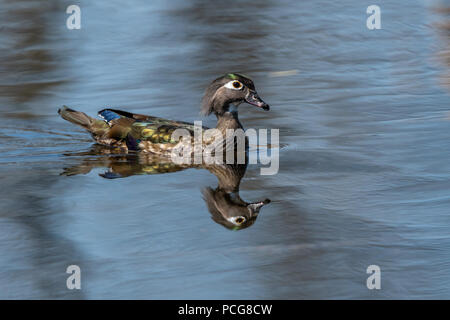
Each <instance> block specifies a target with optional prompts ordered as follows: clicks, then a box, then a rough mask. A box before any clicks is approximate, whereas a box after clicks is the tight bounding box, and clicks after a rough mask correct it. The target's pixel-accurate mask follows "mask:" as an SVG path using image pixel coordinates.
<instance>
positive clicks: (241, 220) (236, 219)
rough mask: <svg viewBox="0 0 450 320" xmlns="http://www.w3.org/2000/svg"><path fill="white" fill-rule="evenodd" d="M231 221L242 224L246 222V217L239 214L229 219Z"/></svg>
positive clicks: (238, 224)
mask: <svg viewBox="0 0 450 320" xmlns="http://www.w3.org/2000/svg"><path fill="white" fill-rule="evenodd" d="M228 220H229V221H230V222H231V223H233V224H235V225H237V226H240V225H241V224H243V223H244V222H245V220H246V219H245V217H243V216H237V217H231V218H229V219H228Z"/></svg>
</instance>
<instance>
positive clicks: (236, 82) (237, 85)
mask: <svg viewBox="0 0 450 320" xmlns="http://www.w3.org/2000/svg"><path fill="white" fill-rule="evenodd" d="M233 87H235V88H236V89H240V88H242V83H240V82H239V81H233Z"/></svg>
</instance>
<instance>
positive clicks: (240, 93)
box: [58, 73, 269, 155]
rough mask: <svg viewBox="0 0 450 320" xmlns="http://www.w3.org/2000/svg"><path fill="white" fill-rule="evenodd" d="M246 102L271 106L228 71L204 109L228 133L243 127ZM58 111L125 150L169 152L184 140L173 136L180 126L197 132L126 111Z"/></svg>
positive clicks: (215, 84)
mask: <svg viewBox="0 0 450 320" xmlns="http://www.w3.org/2000/svg"><path fill="white" fill-rule="evenodd" d="M243 102H247V103H249V104H251V105H254V106H256V107H259V108H262V109H264V110H269V105H268V104H266V103H265V102H264V101H263V100H261V98H260V97H259V96H258V94H257V92H256V90H255V85H254V84H253V81H252V80H251V79H249V78H248V77H246V76H243V75H241V74H238V73H228V74H226V75H224V76H222V77H220V78H217V79H216V80H214V81H213V82H212V83H211V84H210V85H209V86H208V88H207V89H206V91H205V94H204V97H203V99H202V110H201V113H202V114H203V115H206V116H207V115H210V114H211V113H214V114H215V115H216V117H217V125H216V128H217V129H219V130H220V131H221V132H222V134H223V135H224V134H225V131H226V130H227V129H239V128H242V125H241V123H240V122H239V119H238V112H237V106H239V104H241V103H243ZM58 113H59V114H60V115H61V117H62V118H63V119H65V120H68V121H70V122H72V123H74V124H77V125H79V126H81V127H83V128H85V129H86V130H87V131H88V132H90V133H91V135H92V137H93V138H94V140H95V141H96V142H97V143H99V144H101V145H106V146H110V147H119V148H121V149H124V150H125V151H129V150H133V151H142V152H149V153H154V154H162V155H168V154H169V153H170V152H171V151H172V150H173V149H174V148H176V147H177V145H178V144H179V143H181V141H180V140H174V139H173V138H172V133H173V132H174V131H175V130H176V129H186V130H188V132H190V133H191V136H192V137H193V136H194V134H193V133H194V125H193V124H192V123H187V122H182V121H172V120H166V119H163V118H157V117H153V116H146V115H141V114H134V113H129V112H126V111H120V110H114V109H104V110H101V111H100V112H99V113H98V114H99V116H100V117H101V118H103V120H98V119H94V118H92V117H89V116H88V115H86V114H85V113H83V112H79V111H75V110H72V109H70V108H68V107H66V106H64V107H63V108H62V109H59V110H58ZM205 129H207V128H206V127H203V130H205ZM204 141H205V140H204ZM205 144H207V142H204V143H203V147H205Z"/></svg>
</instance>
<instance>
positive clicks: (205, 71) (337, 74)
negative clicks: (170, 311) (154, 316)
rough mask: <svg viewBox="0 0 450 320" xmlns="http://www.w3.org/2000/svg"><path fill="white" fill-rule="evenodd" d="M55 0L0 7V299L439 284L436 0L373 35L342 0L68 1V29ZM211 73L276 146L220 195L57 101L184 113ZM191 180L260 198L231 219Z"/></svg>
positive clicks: (444, 166)
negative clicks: (78, 276)
mask: <svg viewBox="0 0 450 320" xmlns="http://www.w3.org/2000/svg"><path fill="white" fill-rule="evenodd" d="M70 4H72V3H69V2H64V1H62V2H61V1H46V2H45V4H44V3H41V2H37V1H31V0H28V1H26V0H22V1H14V2H11V1H9V2H7V1H3V2H2V5H1V6H0V17H1V19H2V21H4V24H3V26H2V28H1V33H0V48H1V50H0V58H1V61H2V63H1V64H0V73H1V77H0V111H1V117H0V154H1V156H0V163H1V166H0V179H1V183H2V186H3V188H4V192H3V193H2V196H1V199H0V231H1V232H0V297H1V298H19V297H20V298H65V299H70V298H449V297H450V290H449V289H448V288H449V287H450V276H449V274H448V272H447V270H448V269H449V267H450V236H449V233H448V228H449V224H450V217H449V208H450V196H449V194H450V176H449V172H450V164H449V161H448V159H449V158H450V130H449V125H450V122H449V121H450V120H449V119H450V109H449V105H450V103H449V102H450V97H449V90H450V89H449V86H448V84H449V81H448V76H449V63H448V61H449V59H448V56H449V53H448V52H449V33H448V30H449V29H448V21H450V20H449V19H448V18H449V16H448V7H449V6H450V4H449V3H446V2H445V1H439V2H438V1H436V2H426V3H425V2H422V1H410V2H408V5H407V6H405V5H404V2H402V1H381V2H378V3H377V4H378V5H380V7H381V9H382V28H383V29H382V30H378V31H369V30H367V28H366V26H365V25H366V24H365V19H366V14H365V10H366V5H364V4H361V3H360V2H358V1H354V0H346V1H343V2H339V3H331V2H329V1H308V2H305V1H269V2H265V4H264V5H262V4H260V3H259V2H254V1H247V2H245V3H243V2H237V1H236V2H233V1H232V2H227V4H226V5H225V4H223V3H219V2H215V1H214V2H213V1H211V2H208V3H207V4H204V3H202V2H200V1H171V2H170V3H168V2H165V1H151V2H145V1H140V0H133V1H129V2H127V6H126V7H124V6H123V4H122V2H119V1H95V2H94V1H81V2H79V4H80V6H81V8H82V29H81V30H67V29H66V27H65V19H66V17H67V15H66V14H65V8H66V7H67V6H68V5H70ZM228 71H241V72H243V73H244V74H248V75H250V76H252V78H253V79H254V80H255V83H256V86H257V88H258V92H259V93H260V94H261V96H263V97H264V98H265V99H266V100H267V102H268V103H269V104H270V105H271V106H273V108H272V110H271V111H270V112H267V113H263V112H257V110H256V111H255V110H254V109H252V108H250V107H245V106H242V108H241V110H240V118H241V121H242V123H243V125H244V127H246V128H280V144H281V146H282V147H281V149H280V172H279V173H278V174H277V175H273V176H261V175H259V167H258V166H255V165H249V166H248V167H247V168H246V169H247V170H246V171H245V175H244V176H243V177H240V174H237V175H236V177H239V179H237V180H239V181H238V183H237V185H238V187H239V193H238V195H239V199H238V198H236V197H234V196H230V197H228V198H227V194H231V193H232V192H231V191H230V190H231V189H230V190H228V189H227V190H226V191H225V192H222V191H223V190H221V189H223V188H221V184H220V182H221V179H220V178H218V179H217V178H216V176H217V175H216V174H215V172H211V171H209V170H207V169H206V170H205V169H200V170H197V169H194V168H190V169H189V168H188V169H186V170H177V171H176V172H169V173H166V174H145V175H144V174H143V175H139V174H136V173H137V172H138V171H136V166H137V168H140V169H145V166H146V165H147V164H146V163H145V161H144V164H142V162H141V161H142V160H139V159H138V158H133V156H121V155H107V154H106V155H105V154H102V153H101V152H100V153H99V152H97V151H98V150H93V149H92V148H93V147H92V142H91V140H90V139H89V136H88V135H86V134H85V133H84V132H82V131H81V130H79V129H77V128H75V127H73V126H71V125H70V124H68V123H66V122H64V121H63V120H61V119H59V118H58V117H57V114H56V110H57V108H58V107H60V106H61V105H63V104H67V105H70V106H72V107H74V108H77V109H80V110H82V111H84V112H86V113H88V114H94V113H95V112H96V111H97V110H99V109H101V108H104V107H105V106H113V107H117V108H119V107H120V108H122V109H126V110H129V111H133V112H137V113H144V114H152V115H157V116H163V117H166V118H169V119H181V120H185V121H194V120H197V119H199V118H200V117H199V116H198V111H199V102H200V99H201V95H202V92H203V90H204V87H205V86H206V85H207V83H208V82H209V81H210V80H212V79H213V78H215V77H216V76H218V75H220V74H223V73H224V72H228ZM280 71H289V72H287V73H280ZM282 75H285V76H282ZM204 120H205V121H204V124H205V125H208V126H214V119H212V118H211V119H204ZM121 157H122V158H121ZM123 157H125V158H123ZM140 165H142V167H139V166H140ZM148 165H149V163H148ZM118 166H119V167H120V166H122V167H120V168H119V167H118ZM130 166H131V167H132V168H131V169H130V168H129V167H130ZM152 166H153V165H152ZM105 168H106V169H107V168H110V171H112V172H114V168H115V169H119V171H120V172H121V174H123V173H124V172H128V173H131V174H129V175H128V174H126V175H128V177H126V178H125V179H104V178H102V177H99V174H103V173H104V172H105ZM147 169H149V168H147ZM68 170H69V171H70V170H75V173H78V174H74V175H71V176H67V175H61V172H66V173H67V172H68ZM77 170H78V171H77ZM121 170H122V171H121ZM127 170H128V171H127ZM144 171H145V170H144ZM169 171H170V170H169ZM72 173H74V172H73V171H72ZM81 173H83V174H81ZM211 173H213V174H211ZM237 180H236V181H235V182H237ZM235 185H236V183H235ZM205 188H206V189H205ZM207 188H210V189H207ZM202 190H211V191H212V192H213V193H212V195H219V196H223V197H222V198H223V199H228V200H229V201H237V202H239V203H240V200H242V199H246V200H245V201H244V200H242V201H243V202H245V203H250V202H253V201H261V200H262V199H265V198H270V199H271V200H272V203H271V204H270V205H267V206H265V207H264V208H263V209H262V210H261V213H260V215H259V217H258V220H257V221H256V223H254V224H253V225H252V226H251V227H250V228H246V229H245V230H241V231H239V232H230V231H229V230H228V229H227V228H223V227H222V226H221V225H218V224H216V223H214V221H213V220H211V219H210V217H209V214H208V212H210V211H211V208H208V201H206V202H205V199H204V198H207V197H208V195H207V194H206V195H204V194H202V192H201V191H202ZM214 192H216V193H214ZM221 192H222V193H221ZM71 264H77V265H79V266H80V267H81V269H82V290H81V291H70V290H68V289H67V288H66V282H65V280H66V277H67V274H66V273H65V270H66V267H67V266H68V265H71ZM371 264H376V265H379V266H380V267H381V270H382V290H380V291H369V290H368V289H367V288H366V278H367V274H366V273H365V270H366V268H367V266H369V265H371Z"/></svg>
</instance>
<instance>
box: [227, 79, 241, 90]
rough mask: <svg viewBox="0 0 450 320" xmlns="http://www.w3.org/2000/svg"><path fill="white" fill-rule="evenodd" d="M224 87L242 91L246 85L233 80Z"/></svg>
mask: <svg viewBox="0 0 450 320" xmlns="http://www.w3.org/2000/svg"><path fill="white" fill-rule="evenodd" d="M224 87H225V88H228V89H232V90H241V89H242V88H244V85H243V84H242V83H241V82H240V81H237V80H232V81H229V82H227V83H226V84H225V85H224Z"/></svg>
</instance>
